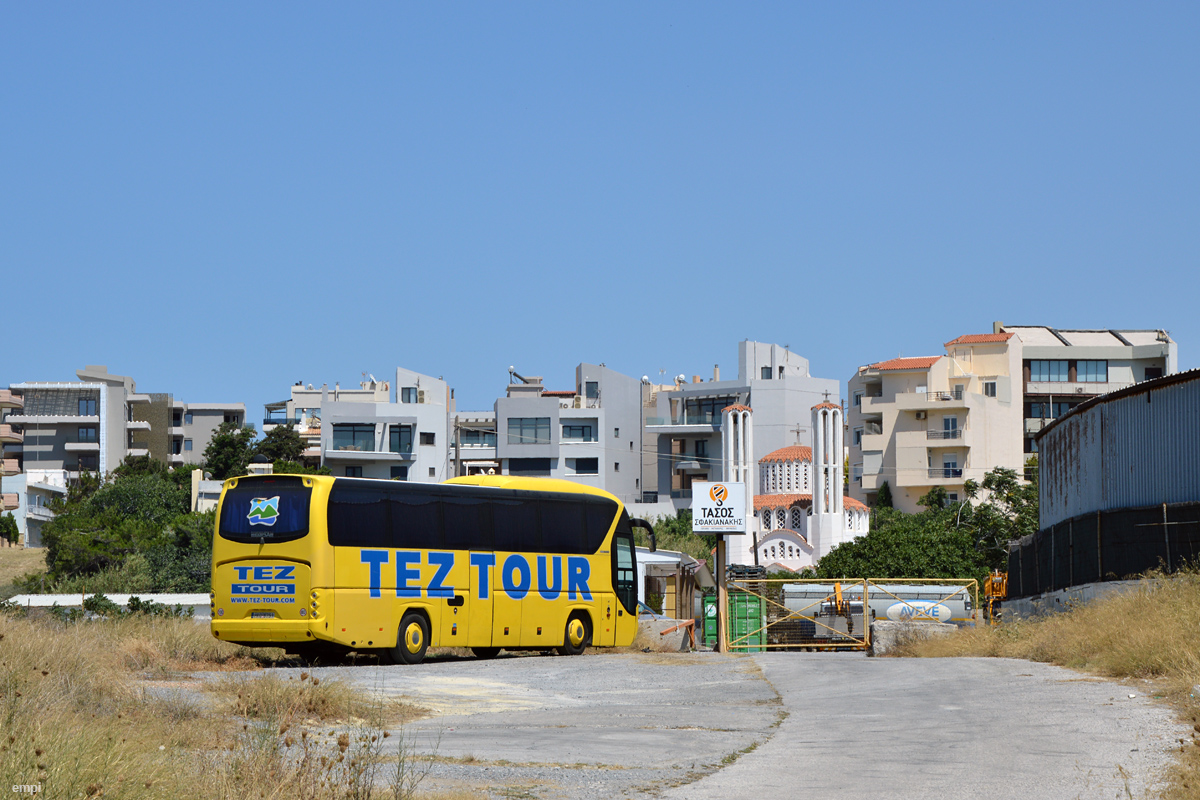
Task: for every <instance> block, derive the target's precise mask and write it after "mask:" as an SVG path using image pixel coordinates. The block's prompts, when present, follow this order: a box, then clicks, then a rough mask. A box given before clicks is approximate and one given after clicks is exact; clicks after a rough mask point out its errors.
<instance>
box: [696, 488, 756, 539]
mask: <svg viewBox="0 0 1200 800" xmlns="http://www.w3.org/2000/svg"><path fill="white" fill-rule="evenodd" d="M692 530H693V531H694V532H696V533H745V532H746V484H744V483H709V482H707V481H693V482H692Z"/></svg>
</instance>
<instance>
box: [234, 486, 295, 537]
mask: <svg viewBox="0 0 1200 800" xmlns="http://www.w3.org/2000/svg"><path fill="white" fill-rule="evenodd" d="M311 500H312V488H311V487H308V486H305V485H304V481H303V480H302V479H300V478H261V479H243V480H241V481H239V482H238V485H237V486H235V487H233V488H232V489H229V490H227V491H226V492H225V499H224V501H223V502H222V504H221V523H220V525H219V526H218V529H219V531H220V534H221V537H222V538H224V539H228V540H230V541H232V542H244V543H249V544H259V543H263V542H289V541H292V540H293V539H299V538H301V537H303V536H304V535H306V534H307V533H308V506H309V503H310V501H311Z"/></svg>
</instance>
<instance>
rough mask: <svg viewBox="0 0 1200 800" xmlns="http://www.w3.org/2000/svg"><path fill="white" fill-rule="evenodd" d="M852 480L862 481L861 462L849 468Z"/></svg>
mask: <svg viewBox="0 0 1200 800" xmlns="http://www.w3.org/2000/svg"><path fill="white" fill-rule="evenodd" d="M850 471H851V474H852V475H853V480H854V482H855V483H862V464H855V465H854V466H853V467H851V468H850Z"/></svg>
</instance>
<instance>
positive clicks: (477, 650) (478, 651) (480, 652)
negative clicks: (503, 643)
mask: <svg viewBox="0 0 1200 800" xmlns="http://www.w3.org/2000/svg"><path fill="white" fill-rule="evenodd" d="M471 652H472V653H474V654H475V657H476V658H479V659H488V658H495V657H496V656H498V655H499V654H500V648H499V647H472V648H471Z"/></svg>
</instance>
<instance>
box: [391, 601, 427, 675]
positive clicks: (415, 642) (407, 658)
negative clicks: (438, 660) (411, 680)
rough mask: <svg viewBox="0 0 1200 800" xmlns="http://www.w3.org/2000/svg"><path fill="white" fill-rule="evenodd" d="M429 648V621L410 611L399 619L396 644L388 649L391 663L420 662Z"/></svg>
mask: <svg viewBox="0 0 1200 800" xmlns="http://www.w3.org/2000/svg"><path fill="white" fill-rule="evenodd" d="M428 648H429V623H428V622H426V621H425V617H423V616H422V615H420V614H418V613H417V612H415V611H410V612H408V613H407V614H405V615H404V618H403V619H401V620H400V635H399V636H398V637H397V639H396V646H395V647H393V648H392V649H391V650H389V651H388V654H389V655H390V656H391V660H392V663H393V664H420V663H421V660H422V659H424V658H425V651H426V650H427V649H428Z"/></svg>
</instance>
